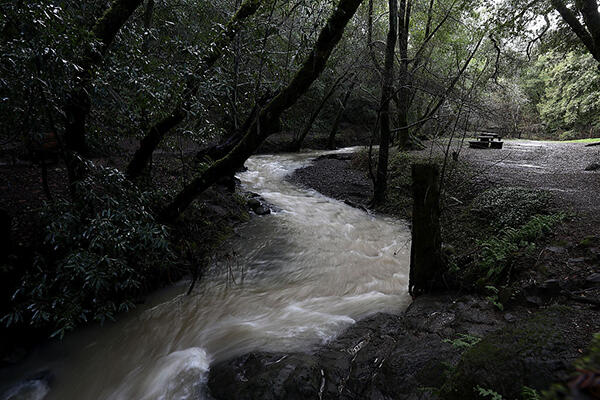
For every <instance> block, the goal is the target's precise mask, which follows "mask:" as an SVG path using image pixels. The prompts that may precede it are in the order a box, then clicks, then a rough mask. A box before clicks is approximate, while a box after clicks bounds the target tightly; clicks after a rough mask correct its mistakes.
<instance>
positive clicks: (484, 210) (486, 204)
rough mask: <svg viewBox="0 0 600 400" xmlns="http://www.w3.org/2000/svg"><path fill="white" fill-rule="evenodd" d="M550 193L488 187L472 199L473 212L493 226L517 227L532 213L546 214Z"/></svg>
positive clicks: (498, 227) (519, 188) (520, 188)
mask: <svg viewBox="0 0 600 400" xmlns="http://www.w3.org/2000/svg"><path fill="white" fill-rule="evenodd" d="M549 206H550V195H549V194H548V193H547V192H545V191H542V190H534V189H527V188H522V187H498V188H492V189H488V190H486V191H485V192H483V193H482V194H480V195H479V196H478V197H477V198H476V199H475V200H474V201H473V212H474V213H475V215H477V216H479V217H480V218H484V219H486V220H488V221H490V222H491V223H492V224H493V225H494V227H495V228H497V229H502V228H506V227H511V228H517V227H519V226H521V225H523V224H525V223H526V222H527V221H528V220H529V218H531V216H532V215H536V214H546V213H547V212H548V208H549Z"/></svg>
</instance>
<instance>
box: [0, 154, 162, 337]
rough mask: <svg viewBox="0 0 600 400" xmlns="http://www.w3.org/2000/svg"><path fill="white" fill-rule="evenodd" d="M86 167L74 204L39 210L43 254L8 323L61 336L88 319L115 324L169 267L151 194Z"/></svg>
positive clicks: (15, 298) (62, 202)
mask: <svg viewBox="0 0 600 400" xmlns="http://www.w3.org/2000/svg"><path fill="white" fill-rule="evenodd" d="M88 167H89V170H90V174H89V176H88V177H87V178H86V179H85V180H84V181H82V182H80V183H78V184H77V187H76V188H75V191H76V193H75V198H76V199H77V200H76V201H74V202H73V201H68V200H58V201H56V202H55V203H52V204H48V205H47V206H46V207H45V208H44V209H43V210H42V211H41V219H42V221H43V235H44V236H43V247H44V249H45V250H44V251H43V252H40V254H37V255H36V257H35V261H34V265H33V267H32V268H31V269H30V270H29V271H27V272H26V273H25V275H24V277H23V280H22V282H21V286H20V287H19V288H18V290H17V291H16V292H15V293H14V295H13V301H14V303H15V311H14V313H12V314H10V315H7V316H4V318H3V319H2V321H3V323H4V324H5V325H7V326H10V325H11V324H13V323H18V322H22V321H24V322H27V323H29V324H31V325H34V326H38V327H50V328H51V329H53V330H54V333H53V336H62V335H64V333H65V332H67V331H69V330H72V329H73V328H75V327H76V326H77V325H80V324H82V323H85V322H87V321H90V320H95V321H99V322H101V323H102V322H104V321H105V320H107V319H113V317H114V315H115V314H116V313H118V312H122V311H127V310H129V309H130V308H132V307H133V306H134V300H135V299H137V298H138V297H139V296H140V295H141V294H142V293H144V289H146V286H147V285H148V284H149V282H150V280H151V279H153V278H154V279H156V277H157V275H158V274H160V273H161V271H165V270H166V268H167V267H168V266H169V264H170V263H171V262H172V253H171V251H170V249H169V244H168V240H167V239H168V234H167V230H166V228H165V227H164V226H162V225H160V224H158V223H157V222H156V221H155V220H154V218H153V217H152V215H151V213H150V209H149V204H150V200H151V198H150V195H149V193H144V192H140V191H139V190H138V189H137V188H136V187H135V186H134V185H133V184H132V183H130V182H129V181H127V180H126V179H125V177H124V176H123V175H122V174H121V173H120V172H118V171H117V170H114V169H110V168H104V167H98V166H93V165H92V164H91V163H90V164H88Z"/></svg>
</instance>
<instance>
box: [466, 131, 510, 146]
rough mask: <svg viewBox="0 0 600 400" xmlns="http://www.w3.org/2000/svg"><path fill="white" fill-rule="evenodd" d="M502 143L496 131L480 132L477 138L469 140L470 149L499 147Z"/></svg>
mask: <svg viewBox="0 0 600 400" xmlns="http://www.w3.org/2000/svg"><path fill="white" fill-rule="evenodd" d="M503 145H504V142H503V141H502V138H501V137H500V135H498V134H496V133H482V134H481V135H479V136H477V140H469V147H470V148H472V149H501V148H502V147H503Z"/></svg>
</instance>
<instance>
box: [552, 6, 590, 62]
mask: <svg viewBox="0 0 600 400" xmlns="http://www.w3.org/2000/svg"><path fill="white" fill-rule="evenodd" d="M551 3H552V6H553V7H554V8H555V9H556V11H558V13H559V14H560V16H561V17H562V19H563V20H564V21H565V22H566V23H567V25H569V27H570V28H571V30H572V31H573V32H574V33H575V34H576V35H577V37H578V38H579V40H581V42H582V43H583V44H584V45H585V47H586V48H587V49H588V51H589V52H590V53H591V54H592V56H594V58H595V59H596V61H598V62H599V63H600V12H598V3H597V1H596V0H578V1H576V2H575V7H576V8H577V11H578V12H579V13H581V15H582V17H583V22H584V24H585V26H584V25H583V24H582V23H581V22H580V21H579V18H578V17H577V15H576V13H575V12H573V11H572V10H571V9H570V8H568V7H567V6H566V4H565V3H564V1H563V0H551ZM598 68H600V65H598Z"/></svg>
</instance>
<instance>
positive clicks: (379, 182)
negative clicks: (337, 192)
mask: <svg viewBox="0 0 600 400" xmlns="http://www.w3.org/2000/svg"><path fill="white" fill-rule="evenodd" d="M388 1H389V9H390V15H389V19H390V30H389V32H388V36H387V45H386V51H385V67H384V74H383V88H382V90H381V107H380V111H379V113H380V118H379V121H380V138H379V162H378V164H377V176H376V178H377V179H376V181H375V188H374V192H373V204H374V205H378V204H381V203H383V202H384V201H385V192H386V190H387V169H388V159H389V147H390V136H391V135H390V101H391V99H392V96H393V93H394V52H395V49H396V37H397V29H398V27H397V23H398V1H397V0H388Z"/></svg>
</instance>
